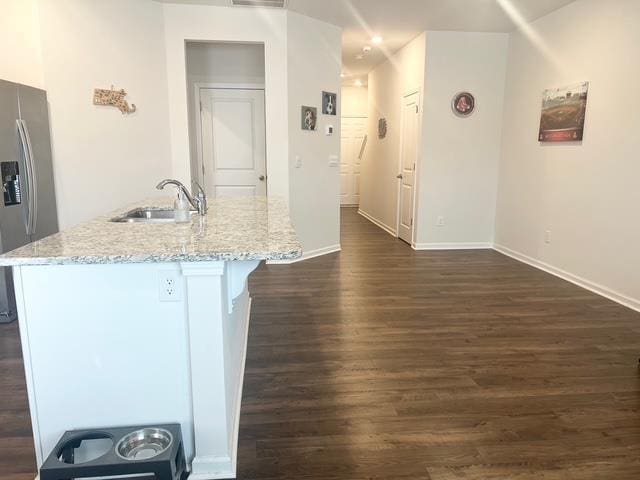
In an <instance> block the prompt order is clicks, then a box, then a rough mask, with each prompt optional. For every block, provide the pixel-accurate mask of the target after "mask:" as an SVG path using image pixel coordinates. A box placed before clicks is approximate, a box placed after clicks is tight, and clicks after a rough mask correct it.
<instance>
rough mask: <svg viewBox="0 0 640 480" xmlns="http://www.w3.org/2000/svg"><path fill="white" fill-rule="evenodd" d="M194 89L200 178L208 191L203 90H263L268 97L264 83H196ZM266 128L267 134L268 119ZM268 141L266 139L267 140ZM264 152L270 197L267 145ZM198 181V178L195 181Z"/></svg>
mask: <svg viewBox="0 0 640 480" xmlns="http://www.w3.org/2000/svg"><path fill="white" fill-rule="evenodd" d="M193 88H194V90H195V95H194V96H193V97H194V102H195V104H194V105H193V112H194V114H195V116H196V148H197V152H198V155H197V158H198V165H197V167H198V169H197V172H198V175H197V176H198V177H199V178H200V180H201V183H202V188H204V189H205V191H206V190H207V185H206V178H205V175H204V171H203V169H204V158H202V110H201V108H200V106H201V105H202V96H201V93H202V90H216V89H220V90H262V91H263V92H265V96H266V90H265V85H264V83H210V82H196V83H194V84H193ZM265 107H266V102H265ZM264 126H265V132H266V127H267V119H266V118H265V119H264ZM265 140H266V139H265ZM264 151H265V158H264V171H265V172H267V185H266V191H267V196H269V181H268V179H269V173H268V172H269V165H268V161H269V152H268V151H267V145H266V143H265V146H264ZM195 180H197V178H196V179H195Z"/></svg>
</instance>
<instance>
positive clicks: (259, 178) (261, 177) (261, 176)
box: [258, 175, 266, 182]
mask: <svg viewBox="0 0 640 480" xmlns="http://www.w3.org/2000/svg"><path fill="white" fill-rule="evenodd" d="M265 178H266V177H265V176H264V175H260V176H259V177H258V180H260V181H261V182H264V180H265Z"/></svg>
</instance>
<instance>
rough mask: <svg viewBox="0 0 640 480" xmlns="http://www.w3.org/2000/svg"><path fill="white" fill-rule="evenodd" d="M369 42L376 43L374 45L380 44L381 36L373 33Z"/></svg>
mask: <svg viewBox="0 0 640 480" xmlns="http://www.w3.org/2000/svg"><path fill="white" fill-rule="evenodd" d="M371 42H372V43H374V44H376V45H380V44H381V43H382V42H383V38H382V37H381V36H380V35H375V36H374V37H373V38H372V39H371Z"/></svg>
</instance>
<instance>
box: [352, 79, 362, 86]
mask: <svg viewBox="0 0 640 480" xmlns="http://www.w3.org/2000/svg"><path fill="white" fill-rule="evenodd" d="M354 85H355V86H356V87H361V86H362V80H360V79H358V80H356V81H355V82H354Z"/></svg>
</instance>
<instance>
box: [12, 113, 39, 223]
mask: <svg viewBox="0 0 640 480" xmlns="http://www.w3.org/2000/svg"><path fill="white" fill-rule="evenodd" d="M16 124H17V126H18V133H19V136H20V143H21V147H22V152H23V155H24V161H25V168H26V170H27V195H28V196H27V200H28V201H27V235H32V234H33V232H34V231H35V205H36V183H35V171H34V170H35V165H34V163H33V155H32V153H31V139H30V138H29V132H28V130H27V127H26V124H25V123H24V120H20V119H18V120H16Z"/></svg>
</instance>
